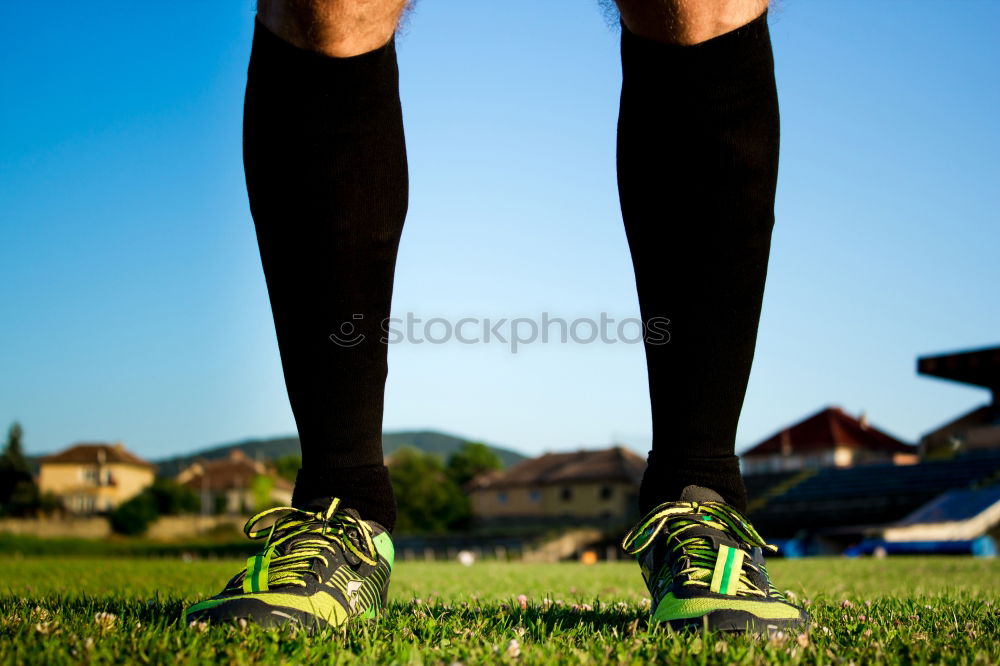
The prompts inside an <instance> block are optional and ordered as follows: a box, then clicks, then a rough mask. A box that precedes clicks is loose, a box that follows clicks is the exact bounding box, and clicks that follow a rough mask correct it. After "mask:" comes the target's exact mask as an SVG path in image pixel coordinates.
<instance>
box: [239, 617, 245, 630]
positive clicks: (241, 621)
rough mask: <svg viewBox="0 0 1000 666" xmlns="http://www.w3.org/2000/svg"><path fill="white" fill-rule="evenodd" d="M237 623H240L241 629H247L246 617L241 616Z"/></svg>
mask: <svg viewBox="0 0 1000 666" xmlns="http://www.w3.org/2000/svg"><path fill="white" fill-rule="evenodd" d="M236 624H237V625H239V627H240V629H246V628H247V619H246V618H245V617H241V618H240V619H238V620H236Z"/></svg>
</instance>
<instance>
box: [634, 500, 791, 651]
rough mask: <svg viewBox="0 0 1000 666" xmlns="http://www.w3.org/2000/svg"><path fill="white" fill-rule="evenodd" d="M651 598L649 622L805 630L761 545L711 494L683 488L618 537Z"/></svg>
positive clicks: (737, 629) (771, 548)
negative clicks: (635, 563) (772, 575)
mask: <svg viewBox="0 0 1000 666" xmlns="http://www.w3.org/2000/svg"><path fill="white" fill-rule="evenodd" d="M622 548H624V549H625V550H626V551H627V552H628V553H629V554H631V555H634V556H635V557H636V559H637V560H638V561H639V564H640V566H641V568H642V576H643V578H644V579H645V580H646V586H647V587H648V588H649V592H650V594H651V595H652V601H653V604H652V616H651V618H650V621H651V622H668V623H669V624H670V626H671V628H673V629H688V628H693V629H707V630H710V631H733V632H751V633H758V634H770V633H773V632H776V631H792V630H799V629H803V628H805V626H806V625H807V624H808V623H809V616H808V615H807V614H806V612H805V611H804V610H802V609H801V608H799V607H797V606H793V605H792V604H790V603H789V602H788V600H787V599H786V598H785V596H784V595H783V594H781V592H779V591H778V590H777V589H776V588H775V587H774V586H773V585H772V584H771V580H770V578H768V575H767V569H765V568H764V556H763V551H764V550H768V551H771V552H775V551H777V548H776V547H775V546H769V545H767V544H766V543H764V540H763V539H761V537H760V535H759V534H757V531H756V530H755V529H754V528H753V526H752V525H751V524H750V521H748V520H747V519H746V518H744V517H743V516H742V515H740V513H739V512H738V511H736V510H735V509H734V508H732V507H731V506H729V505H728V504H726V503H725V501H724V500H723V499H722V497H720V496H719V495H718V494H717V493H716V492H715V491H713V490H709V489H708V488H701V487H699V486H688V487H687V488H685V489H684V492H683V493H682V494H681V498H680V501H678V502H665V503H664V504H661V505H660V506H658V507H656V508H655V509H653V510H652V511H650V512H649V514H648V515H647V516H646V517H645V518H643V519H642V520H641V521H640V522H639V524H638V525H637V526H636V527H634V528H633V529H632V531H630V532H629V533H628V534H627V535H625V539H624V541H623V542H622Z"/></svg>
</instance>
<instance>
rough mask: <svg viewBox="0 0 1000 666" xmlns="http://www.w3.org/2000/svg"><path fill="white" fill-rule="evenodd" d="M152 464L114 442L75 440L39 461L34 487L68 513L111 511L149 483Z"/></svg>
mask: <svg viewBox="0 0 1000 666" xmlns="http://www.w3.org/2000/svg"><path fill="white" fill-rule="evenodd" d="M154 477H155V467H154V466H153V465H152V464H150V463H148V462H146V461H145V460H143V459H142V458H140V457H138V456H137V455H135V454H134V453H132V452H131V451H129V450H127V449H126V448H125V447H124V445H122V444H121V442H119V443H117V444H76V445H74V446H71V447H69V448H68V449H66V450H64V451H60V452H59V453H56V454H53V455H50V456H45V457H44V458H42V459H41V460H40V461H39V474H38V489H39V490H40V491H41V492H42V493H53V494H55V495H56V496H58V497H59V499H60V500H61V501H62V503H63V506H64V507H65V508H66V510H67V511H69V512H70V513H76V514H92V513H100V512H105V511H111V510H113V509H114V508H115V507H117V506H118V505H119V504H121V503H122V502H125V501H127V500H129V499H131V498H133V497H135V496H136V495H138V494H139V493H140V492H141V491H142V490H143V489H144V488H146V487H147V486H149V485H150V484H152V483H153V478H154Z"/></svg>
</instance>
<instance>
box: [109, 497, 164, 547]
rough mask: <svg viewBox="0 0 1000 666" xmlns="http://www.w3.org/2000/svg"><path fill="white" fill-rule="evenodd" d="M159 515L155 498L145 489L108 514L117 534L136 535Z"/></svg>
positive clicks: (112, 527) (142, 531)
mask: <svg viewBox="0 0 1000 666" xmlns="http://www.w3.org/2000/svg"><path fill="white" fill-rule="evenodd" d="M158 517H159V512H158V511H157V508H156V498H155V497H154V496H153V493H151V492H148V489H147V490H144V491H142V492H141V493H139V494H138V495H136V496H135V497H133V498H132V499H130V500H128V501H127V502H122V503H121V504H119V505H118V508H117V509H115V510H114V511H112V512H111V515H110V516H108V518H109V520H110V522H111V529H113V530H114V531H115V532H117V533H118V534H125V535H127V536H138V535H139V534H142V533H144V532H145V531H146V529H147V528H148V527H149V524H150V523H152V522H153V521H155V520H156V519H157V518H158Z"/></svg>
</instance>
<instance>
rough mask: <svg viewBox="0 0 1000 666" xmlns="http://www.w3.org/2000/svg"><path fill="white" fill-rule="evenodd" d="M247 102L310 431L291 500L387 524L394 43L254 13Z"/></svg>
mask: <svg viewBox="0 0 1000 666" xmlns="http://www.w3.org/2000/svg"><path fill="white" fill-rule="evenodd" d="M244 109H245V111H244V136H243V150H244V165H245V169H246V180H247V190H248V193H249V196H250V210H251V213H252V214H253V218H254V223H255V225H256V230H257V239H258V243H259V246H260V254H261V260H262V263H263V267H264V275H265V278H266V280H267V288H268V294H269V296H270V299H271V309H272V311H273V314H274V322H275V329H276V332H277V337H278V347H279V350H280V352H281V361H282V367H283V370H284V374H285V384H286V387H287V390H288V396H289V400H290V402H291V406H292V412H293V414H294V415H295V421H296V425H297V427H298V431H299V437H300V439H301V442H302V460H303V472H302V473H301V474H300V482H301V487H297V488H296V501H297V502H298V503H299V504H303V503H306V502H308V501H309V500H311V499H314V498H315V497H325V496H331V495H335V496H338V497H341V499H342V500H343V501H344V505H345V506H351V507H354V508H357V509H358V510H359V511H362V513H363V515H364V517H365V518H368V519H371V520H376V521H378V522H379V523H381V524H383V525H384V526H386V527H387V528H389V529H391V528H392V526H393V523H394V522H395V503H394V500H393V496H392V489H391V487H390V486H389V481H388V474H387V473H385V468H384V467H383V466H382V464H383V461H382V409H383V395H384V388H385V378H386V371H387V365H386V346H385V345H384V344H382V343H381V341H380V339H381V337H382V336H383V332H382V330H381V324H382V321H383V320H384V319H385V318H386V317H388V316H389V305H390V301H391V298H392V282H393V271H394V269H395V262H396V251H397V247H398V244H399V238H400V234H401V232H402V227H403V220H404V218H405V216H406V207H407V166H406V149H405V142H404V136H403V122H402V112H401V109H400V102H399V89H398V69H397V65H396V51H395V44H394V42H393V41H391V40H390V41H389V43H388V44H386V45H385V46H383V47H381V48H379V49H376V50H374V51H371V52H369V53H365V54H362V55H359V56H355V57H351V58H331V57H327V56H324V55H321V54H317V53H313V52H311V51H306V50H302V49H298V48H296V47H294V46H292V45H291V44H289V43H287V42H285V41H283V40H282V39H280V38H279V37H277V36H276V35H274V34H272V33H271V32H269V31H268V30H267V28H265V27H264V26H263V25H261V24H260V23H259V22H258V23H257V26H256V30H255V33H254V42H253V51H252V54H251V57H250V67H249V72H248V80H247V91H246V100H245V107H244ZM372 470H376V471H372ZM377 470H381V471H377ZM351 479H353V480H352V481H349V480H351ZM361 479H364V480H365V481H364V482H365V483H367V484H369V485H372V484H374V485H372V487H370V488H366V489H365V490H363V491H362V490H360V489H359V488H360V485H361V484H360V480H361ZM307 495H312V497H309V496H307ZM352 495H355V496H352Z"/></svg>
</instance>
